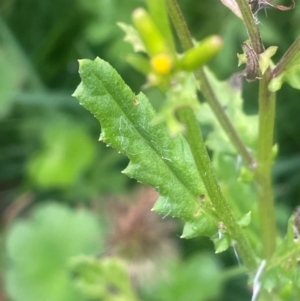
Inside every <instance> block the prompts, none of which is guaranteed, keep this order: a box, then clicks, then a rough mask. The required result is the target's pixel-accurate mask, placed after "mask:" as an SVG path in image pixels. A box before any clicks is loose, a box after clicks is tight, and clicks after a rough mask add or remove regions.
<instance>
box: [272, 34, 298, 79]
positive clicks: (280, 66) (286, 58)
mask: <svg viewBox="0 0 300 301" xmlns="http://www.w3.org/2000/svg"><path fill="white" fill-rule="evenodd" d="M299 53H300V36H299V37H297V39H296V40H295V41H294V43H293V44H292V45H291V46H290V48H289V49H288V50H287V51H286V52H285V54H284V55H283V56H282V58H281V59H280V61H279V62H278V63H277V65H276V66H275V68H274V69H273V70H272V77H277V76H279V75H280V74H281V73H282V72H283V71H284V70H285V69H286V68H287V67H288V66H289V65H290V63H291V62H292V61H293V60H294V59H295V57H296V56H297V54H299Z"/></svg>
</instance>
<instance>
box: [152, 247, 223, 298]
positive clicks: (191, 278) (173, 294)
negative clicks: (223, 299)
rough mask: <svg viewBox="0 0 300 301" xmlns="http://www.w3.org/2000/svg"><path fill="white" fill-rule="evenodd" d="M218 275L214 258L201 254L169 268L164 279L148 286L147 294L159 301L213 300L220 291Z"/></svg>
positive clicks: (220, 282) (218, 268)
mask: <svg viewBox="0 0 300 301" xmlns="http://www.w3.org/2000/svg"><path fill="white" fill-rule="evenodd" d="M220 274H221V270H220V267H219V265H218V263H217V262H216V260H215V257H213V256H212V255H209V254H207V253H202V254H199V255H197V256H194V257H192V258H190V259H188V260H186V261H184V262H178V263H177V264H174V265H173V266H171V268H170V270H169V273H168V274H167V275H166V279H165V280H164V279H159V283H157V285H154V286H150V288H148V294H149V295H150V296H158V298H159V300H161V301H174V300H176V301H187V300H189V301H206V300H214V299H215V298H216V299H217V298H218V296H219V295H220V293H221V290H222V281H221V277H220ZM146 293H147V292H146Z"/></svg>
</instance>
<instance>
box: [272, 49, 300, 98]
mask: <svg viewBox="0 0 300 301" xmlns="http://www.w3.org/2000/svg"><path fill="white" fill-rule="evenodd" d="M284 82H286V83H288V84H289V85H290V86H291V87H293V88H295V89H299V90H300V54H299V55H298V56H297V57H296V58H295V59H294V60H293V62H292V63H291V64H290V65H289V66H288V67H287V68H286V69H285V70H284V71H283V72H282V73H281V74H280V75H279V76H277V77H274V78H273V79H272V80H271V81H270V83H269V90H270V91H272V92H276V91H278V90H280V88H281V86H282V84H283V83H284Z"/></svg>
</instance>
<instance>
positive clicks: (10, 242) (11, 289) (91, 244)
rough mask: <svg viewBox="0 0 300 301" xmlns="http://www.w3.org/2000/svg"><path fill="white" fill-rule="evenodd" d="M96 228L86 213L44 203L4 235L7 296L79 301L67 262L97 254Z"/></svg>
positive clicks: (23, 300)
mask: <svg viewBox="0 0 300 301" xmlns="http://www.w3.org/2000/svg"><path fill="white" fill-rule="evenodd" d="M100 234H101V232H100V228H99V225H98V221H97V219H96V217H95V216H93V215H92V214H90V213H88V212H87V211H83V210H81V211H76V212H74V211H71V210H70V209H68V208H66V207H64V206H62V205H58V204H48V205H45V206H42V207H39V208H38V209H36V210H35V211H33V215H32V217H31V219H30V220H28V221H19V222H17V223H14V224H13V225H12V227H11V229H10V230H9V231H8V233H7V242H6V251H7V256H8V258H9V260H10V264H9V266H8V270H7V271H6V284H7V291H8V294H9V296H10V297H11V298H12V299H13V300H15V301H32V300H43V301H53V300H56V301H82V300H84V298H83V296H82V295H81V294H80V292H79V291H78V290H77V289H76V288H75V286H74V285H73V283H72V281H71V278H70V275H69V273H68V270H67V264H68V260H69V259H70V258H71V257H73V256H76V255H79V254H86V255H89V254H94V253H96V252H99V251H100V248H101V245H100V243H101V241H100V240H99V238H100V237H99V236H100Z"/></svg>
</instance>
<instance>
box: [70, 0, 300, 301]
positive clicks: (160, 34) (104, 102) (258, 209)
mask: <svg viewBox="0 0 300 301" xmlns="http://www.w3.org/2000/svg"><path fill="white" fill-rule="evenodd" d="M221 1H222V3H223V4H224V5H226V6H227V7H228V8H230V9H231V10H232V11H233V12H234V13H235V14H236V16H238V17H239V18H241V19H242V20H243V23H244V25H245V29H246V31H247V33H248V37H249V38H248V40H246V41H241V52H242V53H241V54H238V58H239V63H240V64H242V63H244V64H246V67H245V69H244V70H243V71H242V72H241V73H240V74H239V76H238V77H239V78H240V79H241V77H244V78H245V79H246V80H247V81H249V82H250V81H259V92H258V103H259V112H258V116H247V115H246V114H244V113H243V110H242V98H241V89H240V87H238V86H237V85H233V84H232V82H230V81H228V82H227V81H224V82H221V81H219V80H218V79H217V78H216V77H215V76H214V75H213V74H212V72H211V71H210V70H209V69H208V68H207V67H205V66H204V65H205V63H207V62H208V61H209V60H210V59H211V58H213V57H214V56H215V55H216V54H217V53H218V52H219V50H220V49H221V47H222V43H223V42H222V39H221V38H220V37H218V36H209V37H206V38H205V39H204V40H202V41H200V42H195V41H194V40H193V39H192V37H191V35H190V33H189V30H188V28H187V25H186V23H185V20H184V18H183V16H182V13H181V11H180V8H179V6H178V4H177V3H176V0H165V1H163V0H148V3H147V4H148V11H147V10H145V9H143V8H137V9H136V10H135V11H134V12H133V14H132V23H133V25H126V24H119V26H120V27H121V28H122V29H123V30H124V31H125V33H126V37H125V40H126V41H128V42H130V43H131V44H132V45H133V47H134V50H135V54H133V55H130V56H128V57H127V61H128V63H130V64H131V65H132V66H134V67H135V68H136V69H137V70H139V71H141V72H142V73H143V74H145V75H146V76H147V83H146V85H145V86H146V87H147V86H157V87H158V88H159V89H160V90H161V91H162V92H163V94H164V95H165V102H164V104H163V105H162V107H161V109H160V110H159V112H156V111H155V110H154V108H153V107H152V105H151V103H150V101H149V100H148V98H147V97H146V96H145V95H144V94H143V93H142V92H141V93H139V94H138V95H135V94H134V93H133V92H132V91H131V89H130V88H129V87H128V86H127V85H126V84H125V83H124V81H123V80H122V78H121V77H120V75H119V74H118V73H117V71H116V70H114V68H113V67H111V66H110V65H109V63H107V62H105V61H103V60H102V59H100V58H96V59H95V60H94V61H91V60H87V59H83V60H80V61H79V66H80V68H79V73H80V76H81V80H82V82H81V83H80V85H79V86H78V88H77V89H76V91H75V93H74V96H75V97H76V98H77V99H78V100H79V101H80V104H82V105H83V106H84V107H85V108H86V109H87V110H89V111H90V112H91V113H92V114H93V115H94V116H95V117H96V118H97V119H98V120H99V121H100V124H101V131H102V132H101V136H100V140H101V141H103V142H105V143H106V144H107V145H108V146H111V147H113V148H115V149H117V150H118V151H119V152H120V153H123V154H125V155H126V156H127V157H128V158H129V159H130V163H129V165H128V166H127V168H126V169H125V170H124V171H123V173H124V174H126V175H127V176H129V177H132V178H135V179H136V180H137V181H138V182H141V183H145V184H148V185H151V186H152V187H153V188H155V190H157V191H158V192H159V194H160V197H159V198H158V200H157V201H156V203H155V205H154V207H153V211H155V212H158V213H159V214H162V215H163V216H171V217H177V218H180V219H182V220H183V221H184V228H183V233H182V238H193V237H197V236H208V237H210V238H211V240H212V241H213V242H214V245H215V251H216V253H219V252H222V251H224V250H226V249H228V248H233V250H234V252H235V254H236V257H237V260H238V262H239V264H241V265H242V266H244V268H245V273H247V274H248V275H249V284H250V285H251V287H252V288H253V297H252V300H253V301H254V300H298V299H299V296H300V268H299V264H298V261H299V260H300V256H299V255H300V241H299V232H298V227H297V226H298V224H299V219H300V218H299V216H298V215H297V214H293V216H291V218H290V220H289V222H288V225H287V233H286V236H285V237H280V236H279V234H278V233H277V231H276V220H275V208H274V199H273V188H272V180H271V168H272V163H273V160H274V158H275V157H276V145H274V142H273V133H274V118H275V106H276V92H277V91H278V90H279V89H280V88H281V86H282V83H283V82H287V83H288V84H290V85H291V86H292V87H293V88H296V89H300V37H298V38H297V39H296V40H295V42H294V43H293V44H292V45H291V46H290V48H289V49H288V50H287V51H286V53H285V54H284V55H283V56H282V58H281V59H280V60H279V62H277V63H274V62H273V61H272V60H271V57H272V56H273V55H274V53H275V52H276V50H277V47H275V46H272V47H269V48H268V49H265V47H264V45H263V43H262V41H261V38H260V32H259V20H258V17H257V12H258V11H259V10H260V9H262V8H265V7H267V6H271V7H273V8H276V9H280V10H288V9H292V8H293V7H294V5H295V4H294V3H293V2H292V3H291V6H289V7H288V6H283V5H275V4H273V3H272V2H271V1H270V0H221ZM199 5H201V1H200V2H199ZM169 19H170V20H171V21H172V23H173V26H174V28H175V32H176V34H177V36H178V39H179V41H180V43H181V46H182V49H183V52H181V53H178V50H177V49H176V48H175V42H174V39H173V36H172V31H171V28H170V24H169ZM197 91H200V92H201V95H202V96H203V98H204V99H205V101H203V100H202V101H201V102H200V101H199V100H198V97H197ZM198 94H199V93H198ZM202 96H201V97H202ZM204 125H205V126H206V128H207V125H208V126H209V127H210V129H211V131H210V132H209V133H208V134H207V135H206V136H205V139H204V138H203V134H202V131H201V129H202V128H203V126H204ZM207 149H209V151H210V153H211V155H209V154H208V151H207Z"/></svg>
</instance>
